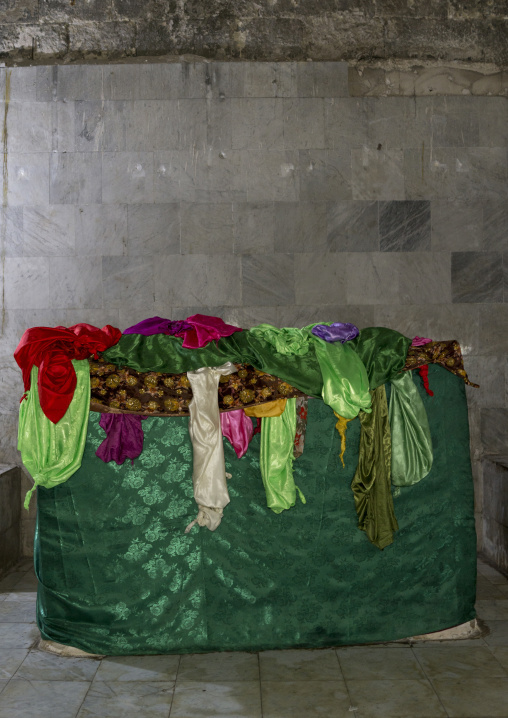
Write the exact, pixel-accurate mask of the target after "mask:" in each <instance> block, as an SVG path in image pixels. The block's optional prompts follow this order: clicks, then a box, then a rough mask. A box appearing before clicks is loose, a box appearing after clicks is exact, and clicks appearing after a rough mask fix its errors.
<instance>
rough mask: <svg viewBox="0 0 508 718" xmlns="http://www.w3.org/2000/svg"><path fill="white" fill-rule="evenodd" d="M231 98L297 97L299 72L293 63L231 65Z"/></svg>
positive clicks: (241, 63)
mask: <svg viewBox="0 0 508 718" xmlns="http://www.w3.org/2000/svg"><path fill="white" fill-rule="evenodd" d="M229 71H230V93H231V97H296V96H297V70H296V64H295V63H292V62H280V63H275V62H273V63H272V62H234V63H230V67H229Z"/></svg>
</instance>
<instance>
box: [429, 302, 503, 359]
mask: <svg viewBox="0 0 508 718" xmlns="http://www.w3.org/2000/svg"><path fill="white" fill-rule="evenodd" d="M491 308H492V309H495V307H491ZM426 311H427V318H428V320H427V334H425V336H427V337H430V338H431V339H434V340H435V341H439V340H445V339H457V341H458V342H459V343H460V345H461V348H462V354H463V355H464V356H466V355H467V356H469V355H471V354H479V353H480V352H483V351H484V350H483V349H481V343H480V338H479V327H478V305H473V304H469V305H465V304H462V305H460V304H444V303H443V304H434V305H429V306H427V307H426ZM420 336H421V335H420Z"/></svg>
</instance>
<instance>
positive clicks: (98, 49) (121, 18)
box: [0, 0, 508, 65]
mask: <svg viewBox="0 0 508 718" xmlns="http://www.w3.org/2000/svg"><path fill="white" fill-rule="evenodd" d="M507 19H508V10H507V5H506V1H505V0H488V1H487V0H206V2H205V0H0V57H4V58H6V60H7V61H19V60H36V61H41V60H42V61H48V60H57V61H59V60H83V59H91V58H104V59H105V58H108V59H111V58H119V57H132V56H138V57H140V56H154V55H179V54H186V53H191V54H194V55H200V56H203V57H208V58H214V59H225V58H242V59H255V60H270V61H274V60H306V59H308V58H311V59H314V60H358V59H360V60H366V59H368V60H371V59H373V58H385V59H393V58H419V59H420V60H424V61H426V60H432V59H437V60H446V61H450V60H464V61H468V62H471V61H473V62H492V63H496V64H498V65H503V64H504V65H506V63H507V61H508V44H507V43H506V36H507Z"/></svg>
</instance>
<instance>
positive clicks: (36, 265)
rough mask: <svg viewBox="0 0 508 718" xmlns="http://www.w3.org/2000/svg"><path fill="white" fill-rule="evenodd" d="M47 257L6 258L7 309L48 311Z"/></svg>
mask: <svg viewBox="0 0 508 718" xmlns="http://www.w3.org/2000/svg"><path fill="white" fill-rule="evenodd" d="M49 264H50V260H49V259H48V258H47V257H6V258H5V274H4V299H5V308H6V309H37V308H39V309H46V308H48V307H49V306H50V303H49Z"/></svg>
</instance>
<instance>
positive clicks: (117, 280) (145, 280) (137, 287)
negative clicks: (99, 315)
mask: <svg viewBox="0 0 508 718" xmlns="http://www.w3.org/2000/svg"><path fill="white" fill-rule="evenodd" d="M102 282H103V294H104V306H105V307H108V309H123V308H124V307H126V308H128V309H129V310H131V309H132V310H133V311H134V310H137V309H139V308H141V309H143V310H145V309H146V310H147V311H148V310H149V308H150V307H153V306H154V291H155V288H154V287H155V284H154V282H155V272H154V261H153V258H152V257H115V256H111V257H108V256H105V257H102ZM146 316H150V314H146Z"/></svg>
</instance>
